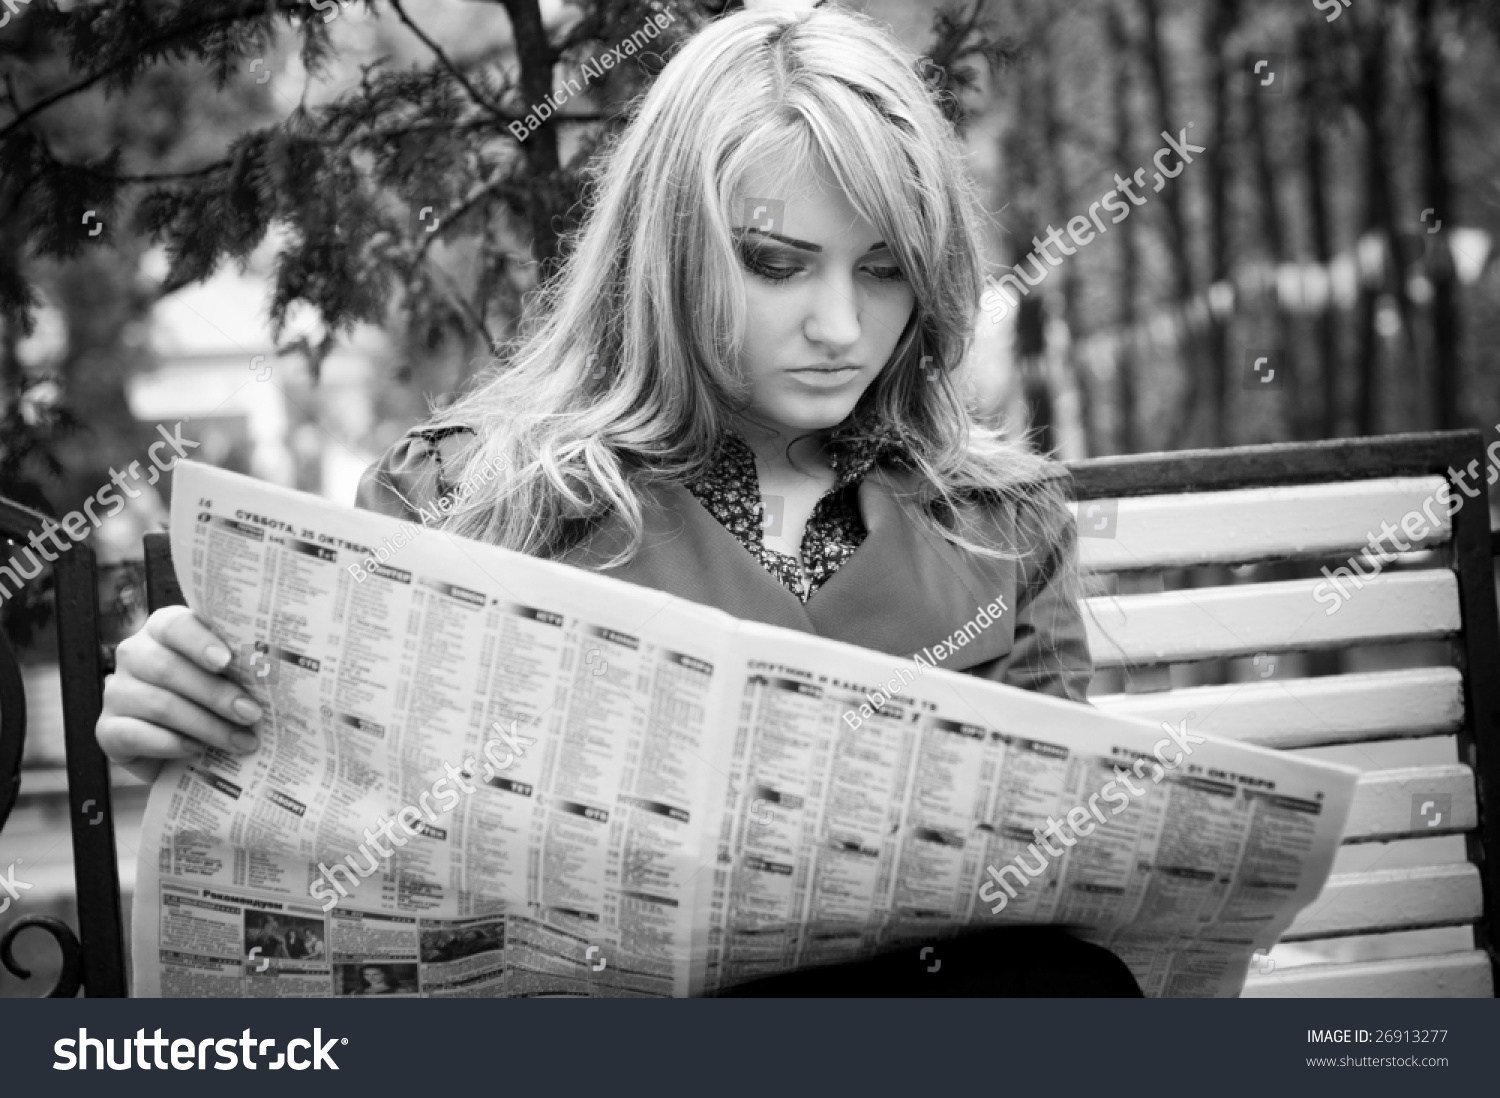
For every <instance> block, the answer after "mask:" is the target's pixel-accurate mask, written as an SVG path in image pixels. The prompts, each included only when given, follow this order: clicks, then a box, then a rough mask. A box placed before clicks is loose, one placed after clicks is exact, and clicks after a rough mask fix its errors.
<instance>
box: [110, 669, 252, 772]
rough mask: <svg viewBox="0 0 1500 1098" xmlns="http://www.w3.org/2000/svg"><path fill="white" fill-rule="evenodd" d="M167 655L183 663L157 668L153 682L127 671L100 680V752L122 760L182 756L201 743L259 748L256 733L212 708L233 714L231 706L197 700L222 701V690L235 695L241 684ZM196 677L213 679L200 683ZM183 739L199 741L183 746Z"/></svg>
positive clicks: (238, 750)
mask: <svg viewBox="0 0 1500 1098" xmlns="http://www.w3.org/2000/svg"><path fill="white" fill-rule="evenodd" d="M167 655H168V656H170V657H171V659H173V660H176V661H178V662H179V663H180V664H181V667H179V668H173V669H168V670H166V671H161V670H160V669H159V670H158V674H159V675H160V678H158V679H157V680H156V681H146V680H143V679H141V678H138V677H136V676H134V675H133V674H132V673H128V672H127V673H125V674H119V673H117V674H114V675H110V676H109V677H108V678H107V679H105V680H104V713H103V714H102V715H101V716H100V718H99V724H98V727H97V729H96V733H97V736H98V739H99V744H100V746H101V747H103V748H104V753H105V754H106V755H108V756H109V757H110V758H112V759H115V760H117V761H124V760H126V759H131V758H135V757H137V756H140V755H147V756H151V757H153V758H168V759H171V758H180V757H181V756H183V755H188V754H192V753H193V752H194V751H197V750H201V748H202V745H203V744H209V745H211V746H213V747H218V748H221V749H222V750H225V751H230V752H233V753H235V754H244V753H246V752H249V751H254V750H255V749H256V748H257V747H258V746H259V740H258V739H257V738H256V736H255V733H253V732H251V731H250V730H249V729H248V728H245V727H244V726H243V725H242V724H238V723H236V722H235V721H231V720H226V719H225V718H224V717H223V716H220V715H219V713H218V712H215V709H216V708H222V709H224V710H227V711H229V712H233V707H232V705H229V704H227V703H223V704H221V705H219V706H214V705H212V704H209V705H205V704H200V702H199V701H198V700H197V699H198V698H200V697H209V696H213V695H217V696H218V697H219V699H220V702H221V703H222V702H223V698H224V696H225V692H226V691H227V692H229V693H231V694H234V695H239V694H240V690H239V687H237V686H235V685H234V684H232V683H228V682H224V681H223V680H219V679H217V677H216V676H211V675H208V673H207V672H205V671H200V670H198V668H196V667H193V666H192V665H190V664H188V663H187V662H186V661H185V660H182V659H181V657H179V656H177V655H176V654H175V653H167ZM116 658H118V653H116ZM194 675H202V676H204V677H205V678H209V679H216V681H215V682H211V683H207V684H205V683H200V682H197V681H195V680H194V679H193V678H192V676H194ZM163 680H165V681H163ZM158 682H160V683H162V684H161V685H158ZM183 737H187V738H188V739H190V740H197V741H199V742H198V743H197V744H194V745H190V746H184V745H183V743H182V740H183Z"/></svg>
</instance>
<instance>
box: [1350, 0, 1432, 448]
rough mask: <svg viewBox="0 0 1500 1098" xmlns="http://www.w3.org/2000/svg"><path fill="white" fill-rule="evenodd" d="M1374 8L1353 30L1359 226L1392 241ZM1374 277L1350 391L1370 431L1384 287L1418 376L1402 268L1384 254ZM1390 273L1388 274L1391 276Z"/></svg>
mask: <svg viewBox="0 0 1500 1098" xmlns="http://www.w3.org/2000/svg"><path fill="white" fill-rule="evenodd" d="M1374 12H1375V14H1374V15H1373V16H1370V17H1369V18H1370V19H1371V20H1372V22H1371V23H1370V24H1369V25H1368V28H1367V29H1363V28H1362V29H1361V31H1360V33H1358V34H1357V35H1356V40H1357V41H1358V43H1359V47H1360V62H1359V68H1360V76H1359V85H1358V88H1357V89H1356V92H1355V96H1356V98H1355V110H1356V111H1357V113H1358V114H1359V118H1360V121H1361V122H1362V123H1363V124H1364V128H1365V231H1366V232H1375V233H1377V234H1379V235H1380V236H1382V237H1383V238H1384V241H1385V242H1386V243H1387V244H1389V245H1391V246H1392V247H1394V243H1395V240H1396V237H1397V232H1396V207H1395V201H1394V198H1393V197H1392V193H1391V171H1392V169H1391V154H1390V142H1389V139H1388V138H1387V136H1386V132H1385V114H1386V104H1387V98H1388V97H1387V94H1386V92H1387V81H1388V80H1389V79H1390V77H1389V73H1388V72H1387V68H1388V66H1387V64H1386V52H1387V50H1388V49H1389V46H1390V21H1389V18H1388V14H1387V11H1386V9H1385V8H1384V7H1382V6H1376V7H1375V8H1374ZM1381 267H1382V269H1381V272H1380V281H1379V284H1378V285H1376V286H1363V285H1362V286H1361V296H1360V344H1359V348H1360V349H1359V359H1358V371H1359V380H1358V385H1359V391H1358V395H1357V397H1356V400H1357V407H1358V415H1357V416H1356V420H1357V429H1358V431H1359V433H1360V434H1362V435H1373V434H1375V433H1376V432H1377V431H1378V430H1379V429H1380V408H1379V406H1378V405H1377V404H1376V403H1375V389H1376V386H1377V385H1378V384H1379V383H1380V377H1379V373H1380V370H1379V367H1380V345H1379V336H1378V333H1377V332H1376V330H1375V315H1376V304H1377V301H1376V298H1377V295H1378V294H1380V293H1381V292H1383V291H1385V290H1388V289H1389V290H1392V291H1393V292H1394V295H1395V298H1396V305H1397V308H1398V309H1399V310H1400V313H1401V328H1402V331H1403V333H1404V336H1405V338H1404V342H1405V344H1406V353H1407V356H1408V358H1409V360H1410V361H1409V362H1408V363H1407V364H1406V366H1407V370H1408V371H1413V372H1416V373H1417V375H1418V376H1420V373H1421V371H1420V367H1421V362H1420V360H1419V356H1418V353H1417V345H1416V338H1415V335H1414V333H1413V330H1412V326H1413V315H1412V314H1413V310H1412V307H1411V299H1410V298H1408V297H1407V295H1406V284H1405V280H1404V272H1403V271H1402V270H1401V268H1400V264H1399V263H1398V262H1397V261H1396V260H1395V258H1394V257H1391V256H1389V255H1387V256H1386V258H1385V260H1384V262H1383V263H1382V265H1381ZM1393 276H1394V277H1393Z"/></svg>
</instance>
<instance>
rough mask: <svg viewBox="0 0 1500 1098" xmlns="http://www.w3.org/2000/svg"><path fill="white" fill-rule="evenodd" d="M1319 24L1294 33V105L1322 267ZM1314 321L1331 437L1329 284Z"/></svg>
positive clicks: (1335, 413) (1333, 374) (1335, 367)
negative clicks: (1298, 74) (1297, 75)
mask: <svg viewBox="0 0 1500 1098" xmlns="http://www.w3.org/2000/svg"><path fill="white" fill-rule="evenodd" d="M1322 29H1323V28H1322V26H1320V25H1319V24H1317V23H1304V24H1303V25H1302V28H1301V30H1300V31H1299V33H1298V36H1297V49H1298V57H1299V59H1300V62H1301V63H1300V65H1299V70H1300V72H1301V73H1302V79H1301V81H1299V84H1298V97H1299V99H1300V102H1299V104H1298V108H1299V111H1300V113H1301V115H1302V127H1303V129H1302V136H1303V148H1302V161H1303V166H1304V168H1305V170H1306V172H1307V204H1308V223H1309V224H1310V226H1311V228H1312V244H1313V254H1314V257H1315V258H1316V259H1317V261H1318V262H1319V263H1320V264H1322V266H1323V269H1324V270H1325V271H1326V270H1328V266H1329V264H1330V263H1331V262H1332V260H1333V232H1332V228H1331V223H1330V217H1329V212H1328V203H1329V191H1328V184H1327V177H1326V175H1325V174H1324V170H1323V167H1324V163H1325V161H1326V160H1327V150H1326V148H1325V146H1324V142H1323V122H1324V119H1325V117H1326V114H1325V111H1324V107H1323V103H1324V93H1325V91H1326V89H1327V80H1326V79H1325V77H1324V75H1323V73H1322V71H1321V68H1320V66H1319V63H1318V58H1319V49H1318V46H1319V42H1318V41H1317V39H1316V37H1315V36H1316V35H1318V34H1319V33H1320V32H1321V31H1322ZM1317 323H1318V359H1319V362H1318V370H1319V378H1320V380H1321V382H1322V390H1323V400H1322V409H1321V413H1322V416H1321V424H1320V433H1321V435H1322V437H1323V438H1337V437H1338V436H1339V434H1340V431H1339V399H1338V398H1339V378H1340V376H1341V375H1342V373H1343V370H1342V364H1341V362H1340V360H1339V340H1338V312H1337V310H1336V308H1335V305H1334V301H1333V293H1332V285H1331V284H1330V286H1329V298H1328V302H1327V305H1326V307H1325V308H1323V309H1322V310H1321V311H1320V312H1319V313H1318V321H1317Z"/></svg>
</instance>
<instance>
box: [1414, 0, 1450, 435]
mask: <svg viewBox="0 0 1500 1098" xmlns="http://www.w3.org/2000/svg"><path fill="white" fill-rule="evenodd" d="M1438 9H1439V4H1438V2H1437V0H1419V3H1418V5H1417V20H1418V29H1417V33H1418V36H1419V45H1418V58H1419V70H1420V77H1419V81H1420V84H1419V86H1420V93H1419V94H1420V96H1421V100H1422V117H1423V122H1424V129H1423V138H1424V144H1425V146H1426V147H1425V149H1424V155H1423V157H1422V164H1423V168H1424V170H1425V173H1426V176H1425V179H1424V180H1423V183H1424V186H1425V190H1426V192H1427V203H1426V204H1427V206H1428V207H1430V208H1431V209H1432V211H1433V217H1434V218H1437V219H1446V220H1447V222H1448V223H1449V224H1454V223H1455V218H1456V217H1457V212H1458V211H1457V210H1455V209H1454V208H1453V201H1452V188H1451V184H1450V180H1449V177H1448V132H1447V129H1448V121H1447V112H1446V111H1445V109H1444V106H1443V55H1442V48H1441V45H1440V43H1439V41H1438V26H1437V23H1438V15H1439V11H1438ZM1429 240H1430V244H1431V247H1430V251H1431V253H1432V255H1431V259H1430V260H1429V262H1428V264H1427V276H1428V277H1429V278H1430V279H1432V290H1433V293H1432V337H1433V363H1432V411H1433V417H1434V419H1435V420H1436V423H1435V424H1434V426H1436V428H1437V429H1438V430H1440V431H1448V430H1452V429H1454V428H1456V427H1458V426H1459V425H1460V416H1459V411H1458V385H1459V362H1458V346H1459V342H1458V325H1459V316H1458V307H1457V301H1456V299H1455V293H1454V285H1453V256H1452V254H1451V253H1450V252H1449V250H1448V235H1447V234H1446V233H1442V232H1439V233H1437V234H1435V235H1433V236H1431V237H1430V238H1429Z"/></svg>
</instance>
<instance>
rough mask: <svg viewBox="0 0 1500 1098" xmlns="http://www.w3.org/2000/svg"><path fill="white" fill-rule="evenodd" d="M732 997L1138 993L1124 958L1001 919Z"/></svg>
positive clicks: (756, 983)
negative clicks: (996, 924)
mask: <svg viewBox="0 0 1500 1098" xmlns="http://www.w3.org/2000/svg"><path fill="white" fill-rule="evenodd" d="M721 994H722V995H725V996H733V997H779V998H796V999H801V998H817V997H837V998H859V999H871V998H882V997H886V998H923V997H932V996H937V997H944V998H946V997H991V996H1000V997H1016V998H1043V997H1088V998H1094V997H1103V996H1109V997H1133V998H1140V997H1141V989H1140V986H1139V985H1138V984H1137V983H1136V982H1135V977H1134V976H1132V975H1131V974H1130V969H1128V968H1126V967H1125V962H1124V961H1122V960H1120V958H1118V957H1116V956H1115V955H1114V954H1113V953H1111V952H1110V951H1109V950H1107V949H1104V948H1103V947H1102V946H1096V945H1091V944H1090V943H1088V942H1080V941H1079V940H1078V939H1077V938H1074V937H1072V936H1070V935H1069V934H1068V933H1067V932H1065V931H1062V930H1058V929H1057V928H1055V927H1050V926H1019V927H1002V928H999V929H992V930H982V931H978V932H976V933H971V934H965V935H963V936H961V937H958V938H947V939H943V940H941V941H937V942H934V943H932V948H931V951H930V952H927V953H925V954H924V953H923V951H922V949H921V948H920V947H917V946H910V947H906V948H903V949H901V950H898V951H896V952H894V953H886V954H883V955H881V956H878V957H872V958H870V959H869V960H867V961H850V962H847V963H844V964H836V965H825V966H823V967H821V968H809V969H803V970H802V971H799V972H787V973H782V974H781V975H778V976H767V977H765V978H764V979H760V980H753V981H751V982H749V983H745V984H741V985H739V986H738V987H735V988H732V989H730V990H729V991H725V992H721Z"/></svg>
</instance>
